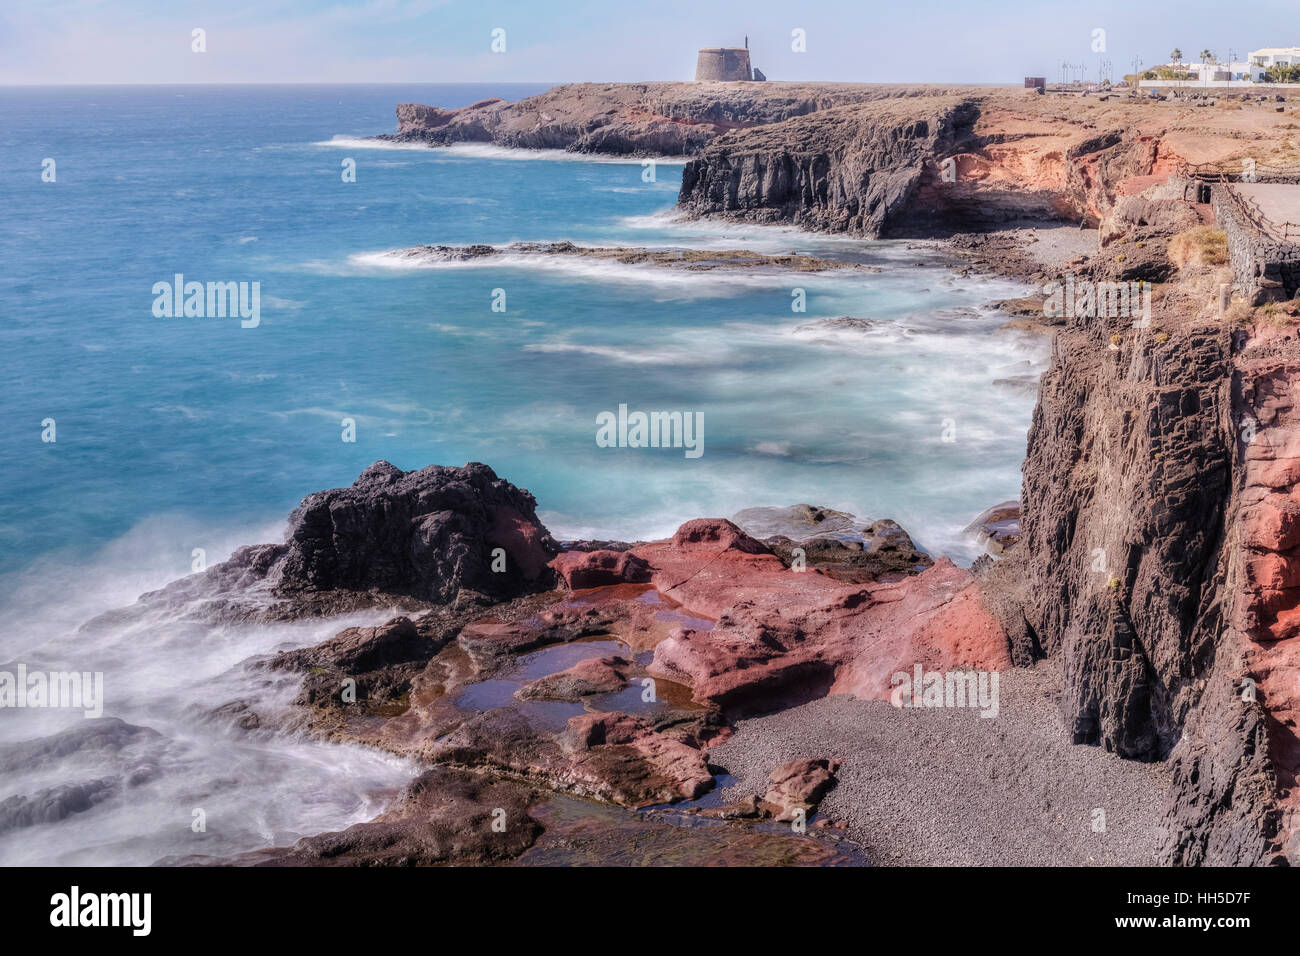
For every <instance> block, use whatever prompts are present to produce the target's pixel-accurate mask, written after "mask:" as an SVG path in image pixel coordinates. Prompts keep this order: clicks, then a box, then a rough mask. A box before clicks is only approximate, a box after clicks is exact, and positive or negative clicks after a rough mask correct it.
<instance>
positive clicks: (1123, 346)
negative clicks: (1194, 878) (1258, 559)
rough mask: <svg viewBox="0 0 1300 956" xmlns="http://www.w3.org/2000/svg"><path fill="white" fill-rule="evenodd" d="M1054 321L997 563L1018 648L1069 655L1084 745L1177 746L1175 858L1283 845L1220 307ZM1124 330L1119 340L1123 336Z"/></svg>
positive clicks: (1154, 751) (1269, 851) (1155, 752)
mask: <svg viewBox="0 0 1300 956" xmlns="http://www.w3.org/2000/svg"><path fill="white" fill-rule="evenodd" d="M1125 325H1128V323H1127V322H1125V320H1112V322H1111V323H1109V324H1107V323H1105V322H1098V321H1097V320H1092V321H1091V322H1080V323H1073V324H1071V325H1070V326H1069V327H1068V328H1066V329H1064V330H1062V331H1061V332H1059V333H1058V334H1057V337H1056V342H1055V349H1054V354H1053V361H1052V365H1051V368H1050V369H1049V370H1048V372H1047V373H1045V375H1044V376H1043V379H1042V383H1041V387H1040V393H1039V405H1038V408H1037V409H1036V411H1035V414H1034V422H1033V427H1032V430H1031V432H1030V436H1029V450H1028V457H1027V458H1026V461H1025V465H1024V487H1023V504H1024V512H1023V516H1022V523H1021V528H1022V538H1021V541H1020V543H1019V544H1018V545H1017V548H1016V550H1015V551H1014V552H1013V553H1012V555H1011V556H1010V557H1009V558H1007V559H1006V560H1005V561H1004V562H1003V563H1002V564H1001V565H1000V566H999V567H998V568H996V569H995V570H994V571H993V572H992V573H991V574H990V575H989V580H987V581H986V586H989V587H993V588H996V589H997V590H998V591H999V592H1000V594H1001V597H1002V599H1003V600H1006V599H1007V598H1008V597H1010V603H1011V605H1012V606H1013V607H1014V610H1013V611H1012V613H1011V614H1010V615H1008V618H1009V620H1010V621H1011V626H1010V627H1009V628H1008V630H1009V632H1010V634H1011V637H1012V640H1013V642H1015V643H1016V644H1017V646H1018V648H1019V651H1020V655H1019V656H1021V658H1022V659H1024V658H1032V657H1035V656H1040V655H1046V656H1052V657H1057V658H1059V659H1060V660H1061V662H1062V667H1063V672H1064V676H1065V695H1064V698H1063V700H1062V703H1061V706H1062V710H1063V717H1064V720H1065V725H1066V727H1067V728H1068V732H1070V733H1071V735H1072V738H1073V740H1074V742H1075V743H1077V744H1092V745H1100V746H1102V747H1104V748H1105V749H1107V750H1110V751H1112V752H1114V753H1116V754H1118V755H1120V756H1122V757H1125V758H1129V759H1136V760H1165V759H1170V760H1171V766H1172V770H1173V774H1172V787H1171V791H1170V793H1169V795H1168V801H1167V817H1166V825H1167V827H1168V843H1167V848H1166V857H1165V862H1168V863H1176V864H1201V863H1210V864H1218V865H1237V864H1257V863H1263V862H1266V861H1268V860H1269V859H1271V858H1272V856H1273V855H1274V853H1275V848H1274V846H1273V844H1272V840H1273V837H1274V835H1275V833H1276V829H1277V827H1276V819H1277V813H1276V810H1275V802H1276V798H1277V793H1276V787H1275V784H1274V780H1273V776H1272V773H1271V769H1270V764H1269V760H1268V754H1267V751H1268V735H1267V733H1266V727H1265V724H1266V720H1267V714H1266V710H1265V708H1264V706H1262V702H1246V701H1243V700H1242V698H1241V696H1240V688H1241V685H1242V680H1243V678H1244V677H1245V676H1246V674H1247V670H1246V667H1245V664H1244V660H1243V658H1244V654H1245V646H1246V644H1247V641H1246V639H1245V637H1244V635H1243V634H1242V633H1241V631H1240V630H1238V629H1236V628H1234V627H1233V626H1232V623H1231V618H1232V615H1233V613H1234V608H1235V607H1236V602H1237V601H1238V599H1239V598H1238V592H1237V591H1236V590H1235V589H1234V586H1233V578H1234V575H1235V574H1237V573H1238V572H1237V567H1238V565H1239V563H1240V551H1239V550H1238V548H1237V538H1238V537H1239V534H1240V525H1239V521H1238V517H1239V512H1240V509H1241V498H1240V495H1241V490H1242V489H1241V487H1240V485H1241V478H1240V475H1239V466H1240V461H1239V458H1238V454H1237V447H1236V445H1237V441H1236V422H1237V419H1238V417H1239V414H1240V409H1239V408H1238V406H1237V403H1236V402H1235V401H1234V396H1233V388H1234V371H1233V361H1234V360H1233V348H1232V341H1231V338H1232V336H1231V334H1230V333H1229V331H1228V330H1226V329H1225V328H1224V327H1223V326H1222V324H1221V323H1218V322H1190V323H1186V324H1184V326H1183V327H1181V328H1168V327H1167V326H1166V327H1162V326H1161V325H1153V327H1152V328H1148V329H1134V328H1132V327H1131V325H1129V327H1127V328H1126V327H1124V326H1125ZM1112 335H1117V336H1119V337H1120V341H1119V343H1118V345H1116V346H1112V340H1111V338H1110V337H1111V336H1112Z"/></svg>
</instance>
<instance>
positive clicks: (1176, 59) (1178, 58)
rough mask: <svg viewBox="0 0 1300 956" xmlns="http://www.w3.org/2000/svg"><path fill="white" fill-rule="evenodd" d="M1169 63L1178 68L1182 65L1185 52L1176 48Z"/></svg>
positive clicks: (1170, 55) (1170, 56)
mask: <svg viewBox="0 0 1300 956" xmlns="http://www.w3.org/2000/svg"><path fill="white" fill-rule="evenodd" d="M1169 62H1170V63H1172V64H1173V65H1174V66H1178V65H1179V64H1180V63H1182V62H1183V51H1182V50H1180V49H1178V47H1174V52H1173V53H1170V54H1169Z"/></svg>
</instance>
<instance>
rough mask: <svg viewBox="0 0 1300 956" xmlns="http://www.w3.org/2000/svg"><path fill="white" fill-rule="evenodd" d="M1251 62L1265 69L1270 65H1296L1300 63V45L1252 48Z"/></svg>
mask: <svg viewBox="0 0 1300 956" xmlns="http://www.w3.org/2000/svg"><path fill="white" fill-rule="evenodd" d="M1250 62H1251V64H1252V65H1254V66H1258V67H1263V68H1264V69H1267V68H1268V67H1270V66H1295V65H1296V64H1297V63H1300V46H1288V47H1265V48H1264V49H1262V50H1252V51H1251V54H1250Z"/></svg>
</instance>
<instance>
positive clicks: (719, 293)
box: [307, 246, 870, 299]
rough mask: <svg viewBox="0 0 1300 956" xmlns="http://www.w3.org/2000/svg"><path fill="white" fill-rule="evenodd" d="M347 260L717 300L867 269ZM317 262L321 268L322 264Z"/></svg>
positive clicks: (542, 257)
mask: <svg viewBox="0 0 1300 956" xmlns="http://www.w3.org/2000/svg"><path fill="white" fill-rule="evenodd" d="M497 248H504V247H502V246H498V247H497ZM647 248H650V247H647ZM662 248H672V247H668V246H664V247H662ZM347 261H348V265H349V267H351V268H354V269H362V270H377V271H412V270H416V271H418V270H426V269H511V270H514V269H519V270H531V271H541V272H556V273H563V274H566V275H570V276H574V277H575V278H580V279H586V280H589V281H592V282H627V283H638V284H647V285H653V286H657V287H659V288H660V290H661V292H662V294H663V296H664V297H665V298H668V299H672V298H675V297H677V296H684V297H686V298H714V297H717V298H721V297H725V296H728V295H731V294H732V290H734V288H735V286H737V285H742V286H748V287H751V288H767V289H789V288H791V286H792V285H799V286H809V285H810V284H812V283H815V282H824V281H851V280H854V279H857V280H864V279H867V278H869V277H870V274H869V273H861V272H854V271H851V270H838V269H828V270H825V271H820V272H798V273H795V272H790V271H786V270H780V269H776V268H767V267H748V268H746V267H731V266H725V265H724V266H719V267H716V268H713V269H685V268H675V267H670V266H661V265H653V264H650V263H623V262H616V261H613V260H609V259H593V258H588V257H584V256H576V255H565V254H554V253H541V252H538V253H522V252H502V253H500V254H498V255H493V256H480V257H477V258H473V259H440V258H436V257H435V256H433V255H428V256H421V255H411V254H408V253H407V251H406V250H404V249H389V250H385V251H382V252H361V253H354V254H353V255H351V256H349V257H348V260H347ZM317 265H318V267H321V268H325V266H324V264H317ZM307 267H309V268H310V267H312V264H308V265H307Z"/></svg>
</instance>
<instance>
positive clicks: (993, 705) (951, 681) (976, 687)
mask: <svg viewBox="0 0 1300 956" xmlns="http://www.w3.org/2000/svg"><path fill="white" fill-rule="evenodd" d="M889 683H890V685H891V686H892V687H893V690H891V691H890V692H889V702H890V703H891V704H893V705H894V706H895V707H900V708H901V707H971V708H979V712H980V716H981V717H996V716H997V715H998V709H999V704H998V672H997V671H977V670H968V671H960V670H954V671H929V672H926V670H925V669H924V668H923V667H921V665H920V664H916V665H914V666H913V667H912V673H910V674H909V673H907V672H906V671H899V672H898V673H896V674H895V675H894V676H893V677H891V678H890V679H889Z"/></svg>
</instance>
